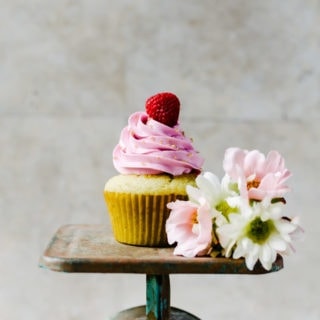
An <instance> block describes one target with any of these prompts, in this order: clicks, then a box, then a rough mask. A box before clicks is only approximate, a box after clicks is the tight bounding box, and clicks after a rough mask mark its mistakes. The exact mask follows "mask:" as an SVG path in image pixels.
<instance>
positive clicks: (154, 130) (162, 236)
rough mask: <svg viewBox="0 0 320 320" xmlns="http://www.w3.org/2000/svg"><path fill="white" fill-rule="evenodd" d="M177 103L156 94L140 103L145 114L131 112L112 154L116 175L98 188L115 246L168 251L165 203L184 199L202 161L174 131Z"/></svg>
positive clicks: (168, 95) (170, 96)
mask: <svg viewBox="0 0 320 320" xmlns="http://www.w3.org/2000/svg"><path fill="white" fill-rule="evenodd" d="M179 112H180V101H179V99H178V98H177V96H176V95H174V94H172V93H169V92H163V93H158V94H156V95H154V96H152V97H150V98H149V99H147V101H146V105H145V111H139V112H135V113H133V114H132V115H131V116H130V117H129V120H128V125H127V126H126V127H125V128H124V129H123V130H122V132H121V134H120V140H119V143H118V144H117V145H116V147H115V148H114V150H113V164H114V167H115V169H116V170H117V171H118V172H119V174H118V175H116V176H114V177H111V178H110V179H109V180H108V181H107V183H106V185H105V188H104V197H105V201H106V204H107V208H108V212H109V216H110V219H111V225H112V229H113V233H114V237H115V239H116V240H117V241H119V242H121V243H126V244H131V245H138V246H149V247H165V246H168V242H167V236H166V231H165V222H166V220H167V218H168V217H169V213H170V211H169V209H168V208H167V203H169V202H171V201H175V200H177V199H180V200H185V199H187V194H186V186H187V185H194V184H195V178H196V176H197V175H198V174H199V173H200V172H201V168H202V164H203V159H202V158H201V157H200V156H199V154H198V152H197V151H196V150H195V149H194V147H193V143H192V141H191V140H190V139H189V138H187V137H186V136H185V134H184V132H183V131H182V130H181V129H180V125H179V122H178V119H179Z"/></svg>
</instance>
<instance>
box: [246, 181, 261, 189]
mask: <svg viewBox="0 0 320 320" xmlns="http://www.w3.org/2000/svg"><path fill="white" fill-rule="evenodd" d="M259 185H260V180H257V179H254V180H251V181H248V182H247V189H248V190H250V189H251V188H258V187H259Z"/></svg>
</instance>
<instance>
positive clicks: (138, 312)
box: [112, 306, 200, 320]
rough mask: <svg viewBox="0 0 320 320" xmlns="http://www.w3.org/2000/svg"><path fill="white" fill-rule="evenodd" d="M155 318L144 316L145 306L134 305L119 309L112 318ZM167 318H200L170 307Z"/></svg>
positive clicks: (135, 319)
mask: <svg viewBox="0 0 320 320" xmlns="http://www.w3.org/2000/svg"><path fill="white" fill-rule="evenodd" d="M151 319H156V318H152V317H151V318H150V317H149V318H148V316H146V306H140V307H135V308H131V309H127V310H124V311H121V312H120V313H118V314H117V315H116V317H115V318H113V319H112V320H151ZM168 320H200V318H198V317H196V316H194V315H192V314H191V313H188V312H186V311H183V310H180V309H177V308H170V315H169V318H168Z"/></svg>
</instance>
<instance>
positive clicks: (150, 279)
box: [146, 274, 170, 320]
mask: <svg viewBox="0 0 320 320" xmlns="http://www.w3.org/2000/svg"><path fill="white" fill-rule="evenodd" d="M146 289H147V290H146V293H147V305H146V315H147V319H150V320H151V319H152V320H167V319H169V316H170V279H169V275H168V274H162V275H153V274H152V275H150V274H147V288H146Z"/></svg>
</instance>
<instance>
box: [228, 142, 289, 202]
mask: <svg viewBox="0 0 320 320" xmlns="http://www.w3.org/2000/svg"><path fill="white" fill-rule="evenodd" d="M223 167H224V170H225V172H226V174H227V175H229V176H230V178H231V180H232V181H233V182H237V183H238V184H239V189H240V193H241V195H242V196H246V197H248V199H253V200H263V199H264V198H266V197H269V198H270V199H273V198H281V197H283V195H284V193H286V192H287V191H289V188H288V187H287V186H286V185H285V184H284V182H285V181H286V180H287V179H288V178H289V177H290V175H291V173H290V171H289V170H288V169H287V168H286V167H285V162H284V159H283V157H282V156H281V155H280V154H279V153H278V152H277V151H270V152H269V153H268V154H267V157H265V155H264V154H263V153H261V152H259V151H258V150H252V151H247V150H242V149H239V148H229V149H227V150H226V152H225V156H224V161H223Z"/></svg>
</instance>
